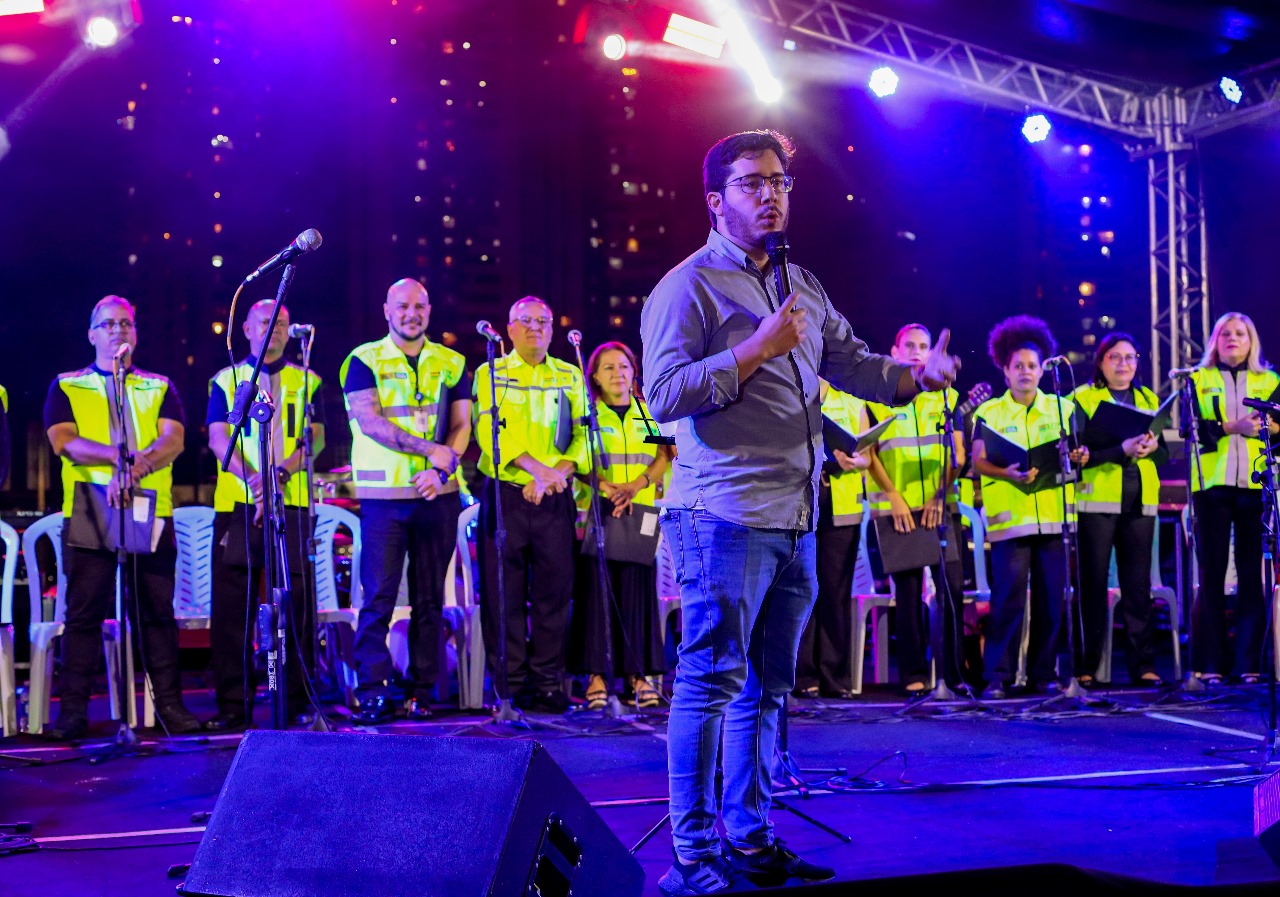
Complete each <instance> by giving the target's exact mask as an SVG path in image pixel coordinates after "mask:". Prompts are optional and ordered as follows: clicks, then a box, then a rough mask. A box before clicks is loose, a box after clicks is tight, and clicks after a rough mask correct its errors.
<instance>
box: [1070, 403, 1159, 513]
mask: <svg viewBox="0 0 1280 897" xmlns="http://www.w3.org/2000/svg"><path fill="white" fill-rule="evenodd" d="M1072 399H1073V400H1074V401H1075V403H1076V405H1077V406H1079V408H1080V410H1081V411H1083V412H1084V413H1085V414H1086V415H1087V416H1089V417H1093V413H1094V412H1095V411H1096V410H1098V406H1099V405H1101V404H1102V403H1103V402H1114V401H1115V399H1113V398H1112V397H1111V390H1109V389H1108V388H1107V387H1105V386H1094V385H1093V384H1092V383H1088V384H1086V385H1084V386H1081V387H1080V388H1079V389H1077V390H1076V391H1075V392H1074V393H1073V394H1072ZM1133 400H1134V402H1135V403H1136V404H1137V407H1138V408H1141V409H1143V410H1144V411H1155V410H1156V409H1157V408H1159V407H1160V400H1159V399H1158V398H1156V394H1155V393H1154V392H1152V391H1151V390H1149V389H1147V388H1146V387H1145V386H1135V387H1134V389H1133ZM1137 466H1138V473H1139V476H1141V478H1142V513H1143V514H1144V515H1146V516H1148V517H1154V516H1155V513H1156V511H1157V510H1159V507H1160V474H1159V473H1157V472H1156V464H1155V462H1154V461H1152V460H1151V458H1149V457H1148V458H1138V459H1137ZM1123 491H1124V465H1122V464H1116V463H1110V464H1098V465H1096V466H1094V467H1086V468H1085V469H1084V474H1083V475H1082V477H1081V480H1080V482H1079V484H1077V486H1076V507H1077V509H1078V510H1079V511H1080V513H1082V514H1085V513H1088V514H1119V513H1120V501H1121V498H1122V497H1123Z"/></svg>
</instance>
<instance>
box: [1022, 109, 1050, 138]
mask: <svg viewBox="0 0 1280 897" xmlns="http://www.w3.org/2000/svg"><path fill="white" fill-rule="evenodd" d="M1052 127H1053V126H1052V125H1050V124H1049V119H1047V118H1045V117H1044V116H1043V115H1041V114H1040V113H1038V112H1037V113H1036V114H1035V115H1028V116H1027V120H1026V121H1024V122H1023V123H1022V136H1023V137H1025V138H1027V143H1039V142H1040V141H1042V140H1044V139H1045V138H1046V137H1048V136H1049V131H1050V130H1051V129H1052Z"/></svg>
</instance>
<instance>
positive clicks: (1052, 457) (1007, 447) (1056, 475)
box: [973, 421, 1079, 493]
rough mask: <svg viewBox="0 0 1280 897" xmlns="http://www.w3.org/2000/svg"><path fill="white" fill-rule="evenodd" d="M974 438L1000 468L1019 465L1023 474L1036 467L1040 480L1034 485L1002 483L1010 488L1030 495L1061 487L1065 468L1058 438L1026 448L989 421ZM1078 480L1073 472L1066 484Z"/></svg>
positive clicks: (980, 427) (980, 422)
mask: <svg viewBox="0 0 1280 897" xmlns="http://www.w3.org/2000/svg"><path fill="white" fill-rule="evenodd" d="M973 438H974V441H977V440H982V444H983V446H984V448H985V449H986V453H987V460H988V461H990V462H991V463H992V464H994V465H995V466H996V467H1008V466H1009V465H1011V464H1017V465H1018V469H1019V470H1021V471H1028V470H1030V469H1031V468H1033V467H1034V468H1036V478H1035V479H1034V480H1032V481H1031V482H1030V483H1013V482H1010V481H1008V480H1004V481H1002V482H1009V483H1010V485H1012V486H1016V487H1017V488H1018V489H1021V490H1022V491H1023V492H1027V493H1031V492H1039V491H1040V490H1042V489H1049V488H1052V487H1054V486H1059V485H1061V482H1062V479H1061V474H1062V465H1061V463H1060V462H1061V459H1060V457H1059V456H1058V441H1057V440H1056V439H1055V440H1053V441H1051V442H1042V443H1040V444H1039V445H1034V446H1032V447H1031V448H1029V449H1024V448H1023V447H1022V446H1020V445H1018V444H1017V443H1016V442H1011V441H1009V440H1008V439H1006V438H1005V437H1003V436H1001V435H1000V434H999V433H997V432H996V431H995V430H993V429H991V428H990V427H988V426H987V424H986V422H985V421H978V428H977V431H976V432H975V433H974V434H973ZM1078 478H1079V477H1078V474H1077V472H1076V471H1074V470H1072V471H1070V472H1069V473H1068V474H1067V479H1066V481H1067V482H1068V483H1074V482H1075V481H1076V480H1077V479H1078Z"/></svg>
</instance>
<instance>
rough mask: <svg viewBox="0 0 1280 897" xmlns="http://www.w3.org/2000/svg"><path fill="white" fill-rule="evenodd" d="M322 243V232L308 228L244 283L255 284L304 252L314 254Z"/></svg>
mask: <svg viewBox="0 0 1280 897" xmlns="http://www.w3.org/2000/svg"><path fill="white" fill-rule="evenodd" d="M321 242H322V238H321V237H320V231H318V230H316V229H315V228H314V227H309V228H307V229H306V230H304V231H303V232H302V233H300V234H298V236H297V239H295V240H294V241H293V242H292V243H290V244H289V245H288V246H286V247H285V248H284V249H281V250H280V251H279V252H277V253H276V254H275V255H273V256H271V258H269V259H267V260H266V261H265V262H263V263H262V264H261V265H259V266H258V267H257V269H255V270H254V272H253V273H252V274H250V275H249V276H248V277H246V278H245V279H244V282H245V283H253V282H254V281H255V280H257V279H258V278H259V277H261V276H262V275H264V274H270V273H271V272H272V271H274V270H276V268H280V267H282V266H284V265H287V264H289V263H290V262H292V261H293V260H294V259H295V258H297V257H298V256H300V255H302V254H303V253H304V252H312V251H313V250H316V249H319V248H320V243H321Z"/></svg>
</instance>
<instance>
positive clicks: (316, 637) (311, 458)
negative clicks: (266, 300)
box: [268, 329, 358, 718]
mask: <svg viewBox="0 0 1280 897" xmlns="http://www.w3.org/2000/svg"><path fill="white" fill-rule="evenodd" d="M268 332H270V331H268ZM315 338H316V332H315V330H314V329H312V330H310V331H308V332H307V334H306V335H305V336H304V337H303V338H302V340H301V343H302V424H301V425H302V457H303V470H305V471H306V474H307V538H306V542H305V544H306V549H307V550H306V555H305V556H306V558H307V563H308V565H309V568H308V570H306V571H304V572H305V573H306V574H307V575H306V576H304V577H303V583H304V587H303V600H304V601H306V602H307V606H308V607H309V608H311V609H312V611H313V612H314V610H315V606H316V597H315V569H316V552H317V551H319V544H318V543H317V542H316V466H315V461H316V457H315V443H314V441H313V440H312V435H311V421H312V420H313V419H314V418H315V405H313V404H312V402H311V350H312V348H313V346H314V343H315ZM357 575H358V573H357ZM311 644H312V653H311V656H312V658H313V661H312V662H313V665H314V658H317V657H319V656H320V627H319V626H312V627H311ZM317 703H318V702H317ZM316 709H317V710H319V707H317V708H316ZM319 716H321V714H319V713H317V718H318V717H319Z"/></svg>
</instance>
